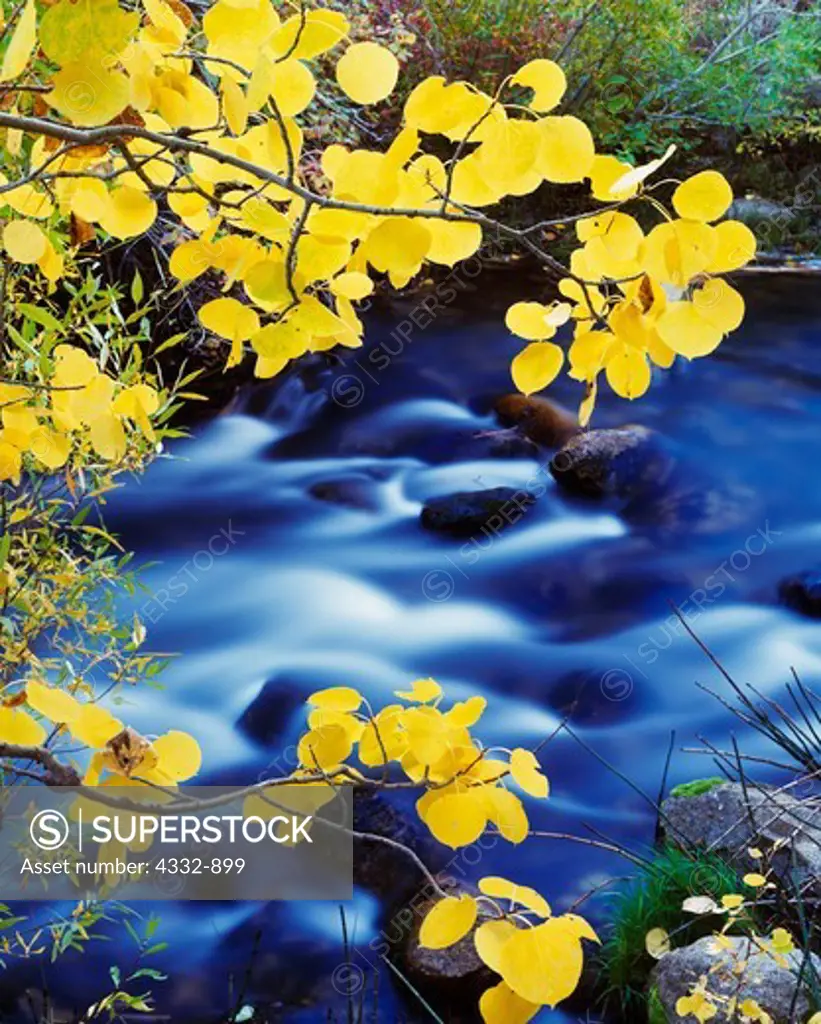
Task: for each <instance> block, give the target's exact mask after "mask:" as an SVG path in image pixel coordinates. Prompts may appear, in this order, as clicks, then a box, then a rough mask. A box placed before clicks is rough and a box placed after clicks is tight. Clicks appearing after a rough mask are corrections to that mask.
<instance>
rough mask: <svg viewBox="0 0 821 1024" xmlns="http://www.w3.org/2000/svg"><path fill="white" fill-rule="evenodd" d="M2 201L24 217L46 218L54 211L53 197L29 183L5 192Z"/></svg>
mask: <svg viewBox="0 0 821 1024" xmlns="http://www.w3.org/2000/svg"><path fill="white" fill-rule="evenodd" d="M4 183H5V182H4ZM2 201H3V202H4V203H8V205H9V206H10V207H11V208H12V210H14V211H15V212H16V213H19V214H20V215H21V216H22V217H34V219H35V220H45V219H46V218H47V217H50V216H51V214H52V213H53V211H54V204H53V203H52V201H51V199H50V198H49V197H48V196H47V195H46V194H45V193H44V192H38V191H37V189H36V188H35V187H34V186H33V185H29V184H25V185H18V186H17V188H12V189H9V191H8V192H3V193H2Z"/></svg>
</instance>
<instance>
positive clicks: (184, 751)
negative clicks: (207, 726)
mask: <svg viewBox="0 0 821 1024" xmlns="http://www.w3.org/2000/svg"><path fill="white" fill-rule="evenodd" d="M151 747H152V749H153V751H154V754H155V756H156V758H157V769H158V770H159V771H160V772H161V773H162V774H163V775H165V776H167V777H168V778H170V779H171V780H172V781H173V782H174V783H177V782H185V781H186V780H187V779H190V778H192V777H193V776H194V775H196V774H197V772H198V771H199V770H200V765H201V764H202V751H201V750H200V745H199V743H197V741H196V740H195V739H194V737H193V736H191V735H189V734H188V733H187V732H181V731H180V730H178V729H171V730H169V732H167V733H165V734H164V735H162V736H158V737H157V739H155V740H154V741H153V742H152V744H151Z"/></svg>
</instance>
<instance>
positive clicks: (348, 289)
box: [331, 271, 373, 302]
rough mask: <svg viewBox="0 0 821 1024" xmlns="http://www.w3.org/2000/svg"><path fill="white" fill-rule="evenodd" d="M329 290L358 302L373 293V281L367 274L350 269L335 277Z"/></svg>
mask: <svg viewBox="0 0 821 1024" xmlns="http://www.w3.org/2000/svg"><path fill="white" fill-rule="evenodd" d="M331 291H332V292H333V293H334V295H339V296H342V297H343V298H346V299H350V300H351V301H352V302H358V301H360V300H361V299H366V298H367V297H368V296H369V295H371V294H372V293H373V281H372V280H371V279H370V278H369V277H368V275H367V274H362V273H359V272H358V271H351V272H348V273H345V274H340V275H339V276H338V277H335V278H334V279H333V280H332V281H331Z"/></svg>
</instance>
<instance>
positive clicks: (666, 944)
mask: <svg viewBox="0 0 821 1024" xmlns="http://www.w3.org/2000/svg"><path fill="white" fill-rule="evenodd" d="M644 948H645V949H646V950H647V952H648V953H649V954H650V956H651V957H652V958H653V959H654V960H661V958H662V957H663V956H666V954H667V953H669V952H670V950H671V949H672V946H671V945H670V936H669V935H668V934H667V932H666V931H665V930H664V929H663V928H651V929H650V931H649V932H648V933H647V934H646V935H645V936H644Z"/></svg>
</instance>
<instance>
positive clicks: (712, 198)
mask: <svg viewBox="0 0 821 1024" xmlns="http://www.w3.org/2000/svg"><path fill="white" fill-rule="evenodd" d="M732 201H733V190H732V189H731V188H730V186H729V184H728V183H727V179H726V178H725V177H724V175H723V174H720V173H719V172H718V171H699V173H698V174H694V175H693V176H692V177H691V178H688V179H687V180H686V181H684V182H682V183H681V185H679V186H678V188H677V189H676V190H675V192H674V193H673V209H674V210H675V211H676V213H677V214H678V215H679V217H684V218H686V219H687V220H700V221H705V222H707V223H709V222H711V221H714V220H718V219H719V217H723V216H724V214H725V213H726V212H727V210H728V209H729V208H730V204H731V203H732Z"/></svg>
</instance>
